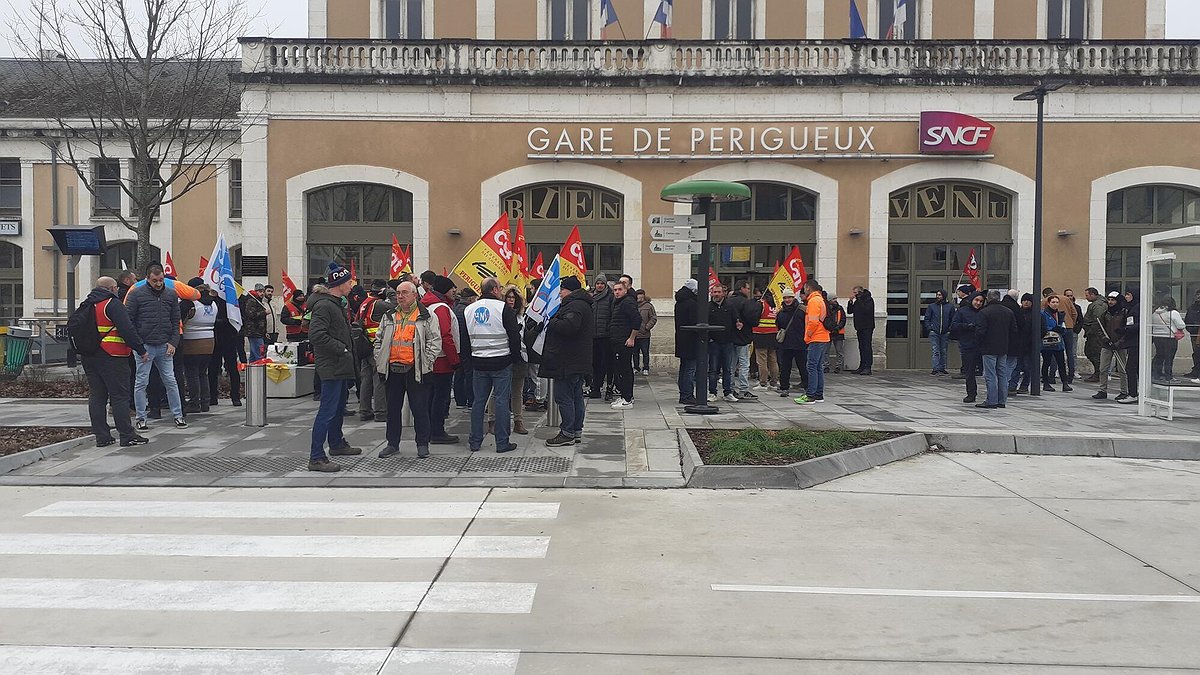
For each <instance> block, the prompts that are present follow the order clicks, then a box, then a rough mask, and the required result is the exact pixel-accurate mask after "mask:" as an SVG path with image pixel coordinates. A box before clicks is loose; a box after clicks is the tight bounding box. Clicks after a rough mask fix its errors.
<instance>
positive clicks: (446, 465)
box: [401, 457, 468, 473]
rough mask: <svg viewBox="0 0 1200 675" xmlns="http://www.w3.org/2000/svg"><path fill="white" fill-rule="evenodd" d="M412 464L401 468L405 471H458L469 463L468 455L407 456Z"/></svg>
mask: <svg viewBox="0 0 1200 675" xmlns="http://www.w3.org/2000/svg"><path fill="white" fill-rule="evenodd" d="M406 459H409V460H411V461H412V464H411V465H409V466H407V467H405V468H404V469H401V471H403V472H404V473H458V472H459V471H462V468H463V465H464V464H466V463H467V459H468V458H467V457H426V458H425V459H417V458H415V457H407V458H406Z"/></svg>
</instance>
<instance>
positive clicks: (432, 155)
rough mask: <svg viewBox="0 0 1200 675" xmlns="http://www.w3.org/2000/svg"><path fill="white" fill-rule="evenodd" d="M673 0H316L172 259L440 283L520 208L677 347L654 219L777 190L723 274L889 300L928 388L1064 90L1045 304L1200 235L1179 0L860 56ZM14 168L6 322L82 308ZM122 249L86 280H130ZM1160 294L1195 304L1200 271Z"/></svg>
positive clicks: (742, 5)
mask: <svg viewBox="0 0 1200 675" xmlns="http://www.w3.org/2000/svg"><path fill="white" fill-rule="evenodd" d="M660 4H661V3H660V2H659V1H658V0H644V1H643V0H613V2H612V5H613V7H614V8H615V12H616V15H617V18H618V19H619V22H612V23H610V22H609V17H607V16H605V15H604V14H602V13H601V3H600V2H599V1H598V0H438V1H437V2H436V3H435V2H433V1H432V0H399V1H397V0H311V1H310V3H309V36H308V37H307V38H303V39H281V38H270V39H268V38H254V37H248V38H245V39H243V40H242V53H243V60H242V63H241V69H240V74H238V75H237V76H235V80H236V82H237V85H238V86H241V87H244V93H243V95H242V110H241V119H242V129H243V134H242V140H241V144H240V146H239V147H237V148H236V149H235V150H236V151H235V152H233V153H231V155H230V157H229V158H228V165H227V166H226V167H224V168H225V170H222V171H220V172H219V173H218V175H217V177H216V178H215V179H214V180H213V181H211V182H210V183H209V184H206V186H204V187H203V188H202V189H199V190H197V191H196V194H194V195H192V194H189V195H188V196H187V198H186V199H181V200H180V201H178V202H176V203H175V204H173V205H172V207H171V208H169V209H164V212H163V214H162V215H161V218H162V220H163V223H162V226H161V227H158V228H156V230H155V233H154V235H153V236H152V240H153V242H154V244H155V246H157V247H158V248H159V249H161V250H163V251H166V250H170V251H172V254H173V256H174V259H175V260H176V261H177V264H178V263H179V261H180V260H194V259H196V257H197V256H198V255H207V254H208V250H209V249H210V248H211V246H212V241H213V239H214V238H215V234H216V233H217V232H218V231H220V232H223V233H225V234H226V237H227V239H229V240H230V241H231V242H234V243H235V244H236V246H237V247H238V248H237V252H236V255H235V257H236V258H237V260H239V261H240V266H241V270H240V271H241V274H242V275H243V276H244V278H243V282H244V283H246V282H248V281H257V280H266V279H270V280H273V281H274V282H275V284H276V286H277V287H278V284H279V275H280V272H281V270H283V269H285V268H286V269H287V270H288V271H289V274H290V275H291V276H292V277H293V278H295V279H297V280H298V279H301V278H304V279H312V278H315V277H317V276H319V275H320V274H321V272H322V270H323V269H324V267H325V265H326V264H327V263H328V261H329V260H331V259H339V260H342V261H343V262H346V263H348V262H349V261H350V260H354V261H355V262H356V265H357V268H358V270H359V273H360V276H361V277H362V278H364V279H370V278H383V277H385V276H386V274H387V267H388V256H389V243H390V241H391V236H392V235H393V234H396V235H397V237H398V238H399V240H400V241H401V242H402V243H411V244H412V245H413V252H414V266H415V267H416V268H417V269H425V268H431V269H435V270H438V271H440V270H441V269H442V267H447V268H451V267H453V265H454V263H455V262H456V261H457V260H458V259H459V257H460V256H461V255H462V254H463V253H464V252H465V251H466V250H467V249H468V248H469V247H470V246H471V245H472V244H473V243H474V242H475V240H476V239H477V237H478V236H479V233H480V232H481V231H482V230H483V229H486V228H487V227H488V226H489V225H491V223H492V222H493V221H495V219H496V217H497V216H498V215H499V214H500V213H502V212H507V213H508V214H509V216H510V218H512V219H516V218H523V219H524V223H525V228H526V237H527V240H528V242H529V244H530V247H531V249H532V250H531V253H532V255H535V256H536V254H537V252H539V251H541V252H543V254H544V256H545V257H546V258H547V259H549V258H550V257H551V256H552V255H553V254H554V253H555V252H557V250H558V248H559V246H560V245H561V244H562V241H563V240H564V238H565V237H566V235H567V233H568V232H569V231H570V229H571V227H573V226H575V225H578V226H579V228H580V231H581V233H582V237H583V240H584V242H585V253H586V256H587V261H588V267H589V270H590V271H593V272H606V273H614V274H615V273H620V272H625V273H628V274H630V275H632V276H633V277H634V279H635V282H636V284H637V285H638V286H639V287H642V288H645V289H646V290H647V292H648V293H649V295H650V296H651V297H653V298H655V299H656V300H657V303H656V304H657V307H658V310H659V313H660V315H663V316H664V319H665V320H664V322H663V323H661V324H660V328H659V329H658V330H657V331H656V335H658V334H662V335H663V337H664V338H665V339H663V340H660V341H658V343H657V345H658V346H657V347H656V348H655V351H662V350H664V349H665V347H669V344H670V340H669V337H668V336H669V334H670V319H669V316H670V314H671V305H672V301H671V295H672V293H673V292H674V290H675V289H677V288H678V287H679V286H680V285H681V284H682V283H683V280H684V279H686V278H688V277H689V276H691V275H692V271H691V270H692V269H694V268H695V266H696V264H697V263H698V261H697V260H694V259H693V257H692V256H688V255H661V254H652V253H650V252H649V246H650V242H651V237H650V233H649V225H648V222H647V221H648V218H649V217H650V216H651V215H653V214H661V213H683V212H687V211H688V206H687V205H674V204H669V203H666V202H663V201H661V200H660V199H659V192H660V191H661V189H662V188H663V187H664V186H666V185H668V184H670V183H673V182H676V181H680V180H685V179H700V178H711V179H721V180H731V181H739V182H743V183H746V184H748V185H749V186H750V188H751V191H752V194H753V198H752V199H751V200H750V201H748V202H744V203H738V204H728V205H723V206H721V207H720V209H719V212H718V214H717V217H716V219H715V221H714V222H712V223H710V227H711V230H712V237H713V241H714V242H715V243H716V244H717V246H716V247H715V248H716V259H715V261H714V266H715V268H716V270H717V272H718V274H719V275H720V277H721V278H722V279H723V280H725V281H736V280H740V279H743V278H748V279H750V280H751V281H752V282H753V283H754V284H756V285H763V284H765V282H766V280H767V278H768V277H769V275H770V274H771V272H772V270H773V268H774V265H775V263H776V262H777V261H779V260H781V259H782V258H783V256H784V255H785V254H786V253H787V251H788V250H790V248H791V247H792V246H793V245H796V246H799V248H800V251H801V254H802V256H803V258H804V260H805V262H806V266H807V268H808V272H809V274H811V275H814V276H816V277H817V279H818V280H820V282H821V283H822V284H823V285H824V286H825V287H826V289H827V290H829V291H830V292H831V293H832V294H836V295H840V296H843V297H844V296H846V295H848V292H849V290H850V288H851V287H852V286H854V285H863V286H865V287H867V288H869V289H871V290H872V292H873V293H874V295H875V297H876V302H877V321H876V324H877V330H876V332H875V335H876V339H877V341H878V342H879V345H878V349H877V350H876V352H877V355H878V357H877V358H879V359H880V363H879V364H878V365H880V366H882V365H884V362H885V361H886V366H888V367H892V368H927V367H928V359H929V356H928V354H929V350H928V344H927V341H926V340H925V339H924V337H923V335H922V333H921V328H920V318H921V314H922V309H923V307H924V305H926V304H927V303H928V302H929V301H930V300H931V299H932V297H933V294H934V292H936V291H937V290H939V289H952V288H953V287H955V286H956V285H957V284H958V283H961V279H962V275H961V270H962V268H963V267H964V265H965V263H966V260H967V257H968V255H969V253H970V251H971V250H972V249H973V250H974V251H975V252H976V256H977V258H978V261H979V264H980V268H981V274H982V277H983V282H984V284H985V286H986V287H990V288H1018V289H1021V290H1022V291H1028V290H1032V289H1031V285H1032V277H1033V250H1034V246H1033V232H1034V227H1033V222H1034V193H1035V181H1034V174H1035V172H1034V168H1035V139H1036V132H1037V124H1036V110H1037V108H1036V104H1034V103H1029V102H1022V101H1014V100H1013V99H1014V96H1016V95H1017V94H1020V93H1022V92H1024V91H1027V90H1029V89H1031V88H1034V87H1036V86H1038V85H1041V84H1043V83H1047V82H1061V83H1064V84H1065V85H1066V86H1065V87H1064V88H1062V89H1060V90H1058V91H1055V92H1053V93H1051V94H1049V95H1048V98H1047V101H1046V109H1045V138H1046V145H1045V181H1044V187H1045V209H1044V229H1043V236H1042V242H1041V244H1042V250H1043V255H1044V266H1043V280H1044V284H1045V285H1048V286H1051V287H1054V288H1055V289H1058V290H1062V289H1063V288H1066V287H1069V288H1073V289H1075V290H1076V293H1077V295H1079V296H1080V297H1082V292H1083V289H1084V288H1086V287H1087V286H1095V287H1097V288H1101V289H1110V288H1126V287H1129V286H1135V285H1136V284H1137V281H1138V280H1137V272H1138V263H1137V255H1138V248H1137V244H1138V242H1139V238H1140V236H1141V235H1142V234H1144V233H1147V232H1152V231H1157V230H1166V229H1172V228H1175V227H1179V226H1181V225H1185V224H1200V156H1198V155H1197V153H1196V148H1197V147H1200V125H1197V122H1198V121H1200V87H1198V85H1200V44H1197V43H1192V42H1177V41H1174V42H1173V41H1166V40H1165V39H1164V35H1165V0H1103V1H1102V0H1005V2H1002V3H1001V2H997V1H994V0H973V1H972V0H917V1H915V2H914V1H913V0H909V2H908V3H907V7H908V15H907V16H905V17H903V20H900V21H897V17H895V16H894V15H893V10H892V7H893V6H894V2H893V1H892V0H860V1H859V2H857V7H858V8H859V9H860V10H861V11H862V12H863V15H862V19H863V26H864V29H865V31H866V33H867V35H866V38H865V39H861V38H858V39H850V38H851V37H852V35H851V21H850V15H849V6H850V2H849V0H786V1H785V0H692V1H687V0H675V2H674V3H673V9H672V12H671V13H670V21H669V28H668V29H667V30H668V35H669V38H664V28H665V27H664V25H663V24H662V23H661V22H656V21H655V20H654V17H655V15H656V13H657V12H658V10H659V9H660ZM606 24H607V25H606ZM0 115H5V116H6V117H5V118H3V119H2V120H0V126H3V125H14V124H15V125H26V127H28V126H30V125H33V126H36V120H25V119H16V118H14V117H10V116H7V113H4V112H2V111H0ZM0 157H10V158H12V159H7V160H0V220H3V219H4V217H6V216H7V217H11V218H19V219H20V220H21V221H22V224H21V227H20V233H19V234H18V235H16V236H11V237H4V239H3V240H2V241H4V242H6V243H7V245H5V244H0V289H5V288H7V289H8V290H7V291H5V293H6V294H5V295H3V296H0V312H4V313H6V315H7V316H10V317H11V316H17V315H40V314H45V313H48V312H50V311H52V310H53V309H54V308H58V309H59V310H61V309H62V308H61V304H62V303H61V301H59V302H57V303H54V302H52V295H51V292H50V291H51V286H52V284H51V283H50V281H51V280H53V279H54V274H55V267H54V266H55V265H56V263H55V258H54V254H53V253H52V252H49V251H45V250H44V249H43V247H44V246H45V245H46V244H47V243H48V239H49V238H48V237H42V235H43V234H44V232H41V230H42V229H44V227H45V223H46V222H47V220H46V219H47V211H48V208H49V207H48V205H47V204H46V200H45V199H44V198H43V195H44V194H46V190H47V188H46V183H47V182H48V180H49V168H48V167H47V165H46V161H47V159H46V154H45V151H44V148H43V149H41V150H39V144H38V143H36V142H35V141H34V140H33V139H20V138H8V137H3V136H0ZM121 168H122V167H121V166H119V163H118V166H116V167H97V170H109V171H111V170H114V169H115V170H121ZM60 171H61V169H60ZM61 178H62V180H63V181H65V182H66V183H68V184H69V183H70V182H71V180H72V176H71V175H70V174H69V173H68V174H66V175H62V176H61ZM5 190H8V192H5ZM14 194H15V195H17V196H16V197H13V196H12V195H14ZM73 194H75V195H78V199H77V202H72V204H73V206H72V207H71V208H72V209H73V211H72V212H73V213H77V214H78V216H79V218H80V220H81V221H82V220H89V221H90V220H96V219H98V218H101V215H100V214H98V213H97V212H96V210H95V209H94V208H92V207H91V206H90V203H91V201H92V199H91V197H90V196H89V195H87V194H86V192H85V191H81V190H79V189H78V188H77V187H76V189H75V190H74V193H73ZM5 195H8V196H7V197H6V196H5ZM64 208H66V205H65V204H64ZM122 239H126V240H127V239H129V237H128V234H127V233H125V234H124V235H123V234H122V233H121V232H119V231H116V230H115V229H114V231H113V232H112V233H111V235H110V241H112V242H115V243H113V244H112V247H111V250H112V251H113V253H112V255H110V256H105V257H104V258H102V259H100V260H97V261H87V262H85V264H84V265H83V266H82V269H81V276H82V277H83V278H84V279H87V278H89V277H92V276H94V274H95V272H97V271H101V270H108V269H112V267H113V264H114V263H115V262H117V261H119V260H120V259H121V258H122V257H124V258H125V259H131V258H132V254H131V253H130V252H129V251H127V250H126V249H122V248H121V247H122V246H127V245H128V243H127V242H125V243H123V242H122ZM6 261H7V262H6ZM5 265H7V267H5ZM89 266H90V267H89ZM180 266H181V267H182V266H184V265H182V264H180ZM30 268H32V269H30ZM85 270H87V272H86V273H85ZM31 279H33V280H36V283H34V284H30V283H29V280H31ZM22 284H24V286H22ZM1162 284H1163V285H1164V286H1169V287H1170V288H1171V290H1172V292H1173V293H1174V294H1175V295H1176V299H1177V300H1178V301H1180V302H1184V301H1185V300H1188V301H1190V298H1191V297H1192V296H1193V294H1194V292H1195V290H1197V288H1200V268H1196V266H1195V265H1192V264H1189V263H1184V262H1180V263H1178V264H1176V265H1175V268H1174V269H1173V270H1172V271H1171V274H1170V278H1166V277H1164V279H1162ZM81 285H86V282H81ZM30 286H34V287H32V288H31V287H30ZM1184 304H1186V302H1185V303H1184ZM1184 351H1185V352H1186V349H1185V350H1184Z"/></svg>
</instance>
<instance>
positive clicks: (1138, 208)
mask: <svg viewBox="0 0 1200 675" xmlns="http://www.w3.org/2000/svg"><path fill="white" fill-rule="evenodd" d="M1125 222H1126V223H1128V224H1130V225H1134V224H1145V225H1149V224H1150V223H1152V222H1154V188H1152V187H1135V188H1129V189H1128V190H1126V191H1125Z"/></svg>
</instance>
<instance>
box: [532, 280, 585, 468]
mask: <svg viewBox="0 0 1200 675" xmlns="http://www.w3.org/2000/svg"><path fill="white" fill-rule="evenodd" d="M558 295H559V298H561V300H562V304H561V305H560V306H559V308H558V311H557V312H555V313H554V316H552V317H550V319H549V320H548V321H547V322H546V329H545V330H546V340H545V346H544V347H543V349H542V363H541V366H540V371H539V374H540V375H542V376H543V377H550V378H553V379H554V403H555V404H557V405H558V410H559V413H560V423H559V425H558V435H556V436H555V437H554V438H551V439H549V440H547V441H546V445H547V446H549V447H552V448H553V447H558V446H563V445H573V444H575V443H579V442H580V440H579V439H580V438H581V437H582V436H583V418H584V414H585V412H586V404H587V400H586V399H585V398H584V395H583V382H584V380H585V379H586V378H587V376H588V375H590V374H591V372H592V349H591V345H592V337H593V336H594V335H595V332H596V318H595V315H594V314H593V312H592V295H591V293H588V292H587V291H586V290H585V289H584V288H583V284H581V283H580V282H579V279H578V278H576V277H567V278H565V279H563V280H562V283H561V285H560V287H559V292H558Z"/></svg>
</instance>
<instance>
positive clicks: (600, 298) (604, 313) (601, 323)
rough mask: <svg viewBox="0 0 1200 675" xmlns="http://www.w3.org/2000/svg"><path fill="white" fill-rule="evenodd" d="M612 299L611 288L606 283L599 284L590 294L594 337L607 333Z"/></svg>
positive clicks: (610, 319)
mask: <svg viewBox="0 0 1200 675" xmlns="http://www.w3.org/2000/svg"><path fill="white" fill-rule="evenodd" d="M613 299H614V298H613V292H612V289H611V288H609V287H608V284H607V283H605V284H600V286H599V287H598V288H597V289H596V292H595V293H593V294H592V313H593V316H594V318H595V324H596V331H595V333H593V335H592V337H593V338H594V339H600V338H607V337H608V335H609V324H610V323H611V322H612V313H613Z"/></svg>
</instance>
